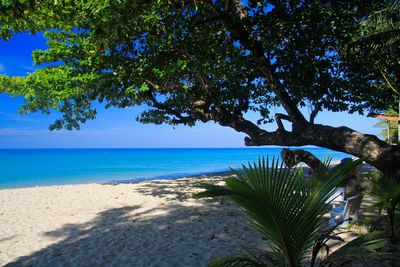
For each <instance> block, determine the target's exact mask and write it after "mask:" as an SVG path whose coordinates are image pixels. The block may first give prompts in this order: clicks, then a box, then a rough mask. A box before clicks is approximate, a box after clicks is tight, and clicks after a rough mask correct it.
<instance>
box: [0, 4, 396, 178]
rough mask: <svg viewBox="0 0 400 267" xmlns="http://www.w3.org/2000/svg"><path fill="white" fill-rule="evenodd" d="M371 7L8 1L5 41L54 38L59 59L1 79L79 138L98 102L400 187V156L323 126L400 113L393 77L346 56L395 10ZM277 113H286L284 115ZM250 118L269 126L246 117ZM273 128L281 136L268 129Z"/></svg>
mask: <svg viewBox="0 0 400 267" xmlns="http://www.w3.org/2000/svg"><path fill="white" fill-rule="evenodd" d="M367 2H368V3H364V1H323V2H321V1H317V0H309V1H283V0H281V1H252V0H249V1H247V2H246V3H245V4H243V3H241V2H240V1H234V0H223V1H222V0H215V1H211V0H191V1H172V0H171V1H144V0H142V1H139V0H137V1H123V0H121V1H110V0H98V1H83V0H71V1H61V0H60V1H57V0H53V1H50V0H47V1H40V3H39V2H37V1H33V0H31V1H28V0H24V1H23V0H20V1H3V2H2V6H1V8H0V14H1V16H0V35H1V36H2V38H4V39H8V38H11V37H12V36H13V35H14V34H16V33H18V32H22V31H30V32H32V33H37V32H39V31H43V32H44V36H45V37H46V38H47V39H48V46H49V49H47V50H43V51H35V52H34V53H33V58H34V61H35V63H36V64H38V65H42V66H43V68H41V69H39V70H37V71H35V72H34V73H32V74H30V75H28V76H26V77H6V76H1V78H0V80H1V88H2V90H3V91H5V92H9V93H11V94H13V95H23V96H24V97H25V99H26V104H25V106H24V107H23V111H24V112H32V111H33V112H34V111H39V110H40V111H42V112H45V113H47V112H50V110H51V109H58V110H60V111H61V112H62V114H63V115H62V118H60V119H59V120H57V121H56V122H55V123H54V124H53V125H52V126H51V129H59V128H62V127H65V128H67V129H73V128H79V124H80V123H84V122H85V121H86V120H88V119H93V118H95V115H96V112H95V110H94V109H93V107H92V104H93V103H94V102H96V101H98V102H105V103H106V106H116V107H127V106H133V105H139V104H145V105H146V106H147V107H148V109H147V110H146V111H145V112H143V113H142V114H141V115H140V117H139V118H138V120H139V121H140V122H143V123H156V124H161V123H169V124H184V125H189V126H192V125H194V124H195V123H196V122H199V121H202V122H207V121H214V122H216V123H218V124H220V125H222V126H226V127H231V128H233V129H235V130H236V131H238V132H243V133H245V134H247V137H246V138H245V143H246V145H248V146H262V145H283V146H303V145H316V146H320V147H325V148H329V149H333V150H337V151H342V152H346V153H349V154H352V155H355V156H358V157H364V158H365V159H366V161H367V162H369V163H371V164H372V165H374V166H376V167H377V168H378V169H380V170H389V171H391V172H394V173H396V175H397V176H398V177H400V166H399V164H397V162H399V160H400V148H399V147H397V146H391V145H389V144H387V143H385V142H383V141H381V140H379V139H378V138H377V137H376V136H372V135H366V134H362V133H359V132H357V131H354V130H352V129H350V128H348V127H337V128H335V127H331V126H327V125H321V124H317V123H315V118H316V116H317V114H318V112H320V111H321V110H323V109H325V110H330V111H348V112H350V113H353V112H359V113H361V114H362V113H363V112H364V111H365V110H366V109H369V110H383V109H386V108H387V106H394V103H395V99H394V97H393V91H391V90H390V89H388V86H387V84H386V83H385V82H384V80H383V79H382V76H381V75H377V74H376V72H375V71H374V70H369V69H366V68H354V66H353V65H354V64H352V63H353V62H352V61H351V60H348V59H347V58H346V57H345V56H344V55H343V54H344V53H343V52H342V51H343V47H344V46H345V44H348V43H350V42H351V41H352V38H353V37H354V36H355V35H357V34H358V33H359V30H360V29H359V28H360V23H359V22H360V21H362V19H364V18H366V17H367V16H368V15H370V14H371V13H372V12H373V11H375V10H380V9H383V8H385V5H386V2H385V1H367ZM276 106H282V107H283V108H284V110H285V114H280V113H275V114H274V113H273V110H274V107H276ZM307 106H308V107H309V108H310V109H311V112H310V116H309V118H308V119H307V118H306V117H305V114H304V112H302V108H305V107H307ZM248 112H257V113H258V114H259V120H258V121H257V122H253V121H250V120H248V119H246V114H248ZM283 120H286V121H287V122H289V123H290V125H291V129H287V128H285V127H284V124H283V122H282V121H283ZM273 121H275V122H276V123H277V130H276V131H266V130H265V129H263V124H264V123H272V122H273Z"/></svg>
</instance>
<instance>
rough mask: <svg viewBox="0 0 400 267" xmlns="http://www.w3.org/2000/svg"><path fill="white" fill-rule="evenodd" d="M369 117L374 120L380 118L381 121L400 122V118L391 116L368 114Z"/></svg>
mask: <svg viewBox="0 0 400 267" xmlns="http://www.w3.org/2000/svg"><path fill="white" fill-rule="evenodd" d="M368 117H374V118H378V119H381V120H388V121H400V117H398V116H389V115H384V114H375V113H370V114H368Z"/></svg>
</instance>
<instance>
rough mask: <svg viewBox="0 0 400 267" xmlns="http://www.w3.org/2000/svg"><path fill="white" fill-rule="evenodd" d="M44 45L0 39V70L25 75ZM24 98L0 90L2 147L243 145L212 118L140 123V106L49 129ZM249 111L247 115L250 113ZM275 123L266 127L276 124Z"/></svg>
mask: <svg viewBox="0 0 400 267" xmlns="http://www.w3.org/2000/svg"><path fill="white" fill-rule="evenodd" d="M44 48H46V44H45V40H44V38H43V37H42V36H41V35H37V36H31V35H28V34H18V35H17V36H15V37H14V38H13V39H11V40H9V41H2V40H0V73H2V74H7V75H12V76H15V75H25V74H26V73H29V72H33V71H34V70H35V66H33V64H32V57H31V53H32V51H33V50H34V49H44ZM22 103H23V99H22V98H20V97H17V98H12V97H10V96H9V95H6V94H0V148H80V147H87V148H95V147H118V148H121V147H130V148H134V147H140V148H143V147H151V148H154V147H243V146H244V144H243V138H244V137H245V135H244V134H241V133H237V132H235V131H234V130H232V129H230V128H225V127H221V126H218V125H215V124H213V123H207V124H202V123H200V124H198V125H196V126H195V127H183V126H178V127H175V129H174V128H173V127H171V126H169V125H143V124H140V123H138V122H136V121H135V118H136V116H137V114H138V112H139V111H140V110H141V108H140V107H134V108H128V109H113V108H111V109H107V110H106V109H104V107H103V106H101V105H98V116H97V119H96V120H94V121H90V122H88V123H86V124H85V125H83V126H82V128H81V130H80V131H65V130H61V131H53V132H50V131H49V130H48V125H49V124H50V123H51V122H53V121H54V120H55V119H56V118H57V113H56V112H54V113H53V114H51V115H43V114H28V115H20V114H19V113H18V112H17V110H18V109H19V108H20V107H21V105H22ZM251 116H252V115H250V117H251ZM316 122H317V123H323V124H329V125H333V126H343V125H344V126H349V127H351V128H353V129H355V130H358V131H361V132H363V133H369V134H378V132H379V131H380V129H379V128H375V127H373V125H374V124H376V123H377V122H378V121H377V120H376V119H373V118H367V117H365V116H359V115H349V114H347V113H331V112H326V111H324V112H322V113H321V114H320V115H319V116H318V117H317V119H316ZM274 127H275V125H271V126H268V127H267V129H274Z"/></svg>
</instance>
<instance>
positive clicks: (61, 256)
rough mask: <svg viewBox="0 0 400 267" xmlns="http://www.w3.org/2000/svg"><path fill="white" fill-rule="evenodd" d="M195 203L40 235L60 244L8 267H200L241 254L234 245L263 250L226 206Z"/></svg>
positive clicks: (104, 217)
mask: <svg viewBox="0 0 400 267" xmlns="http://www.w3.org/2000/svg"><path fill="white" fill-rule="evenodd" d="M160 190H162V188H160ZM150 192H152V193H151V194H155V192H153V191H150ZM150 192H148V193H150ZM160 194H162V192H160ZM199 202H200V205H198V206H195V207H193V206H191V207H188V206H185V205H184V203H180V202H178V201H175V202H173V204H170V205H166V206H160V207H157V208H154V209H152V210H144V209H143V208H142V207H141V206H138V205H136V206H125V207H121V208H114V209H109V210H106V211H103V212H100V213H98V214H97V216H96V218H95V219H93V220H91V221H89V222H86V223H82V224H66V225H64V226H63V227H62V228H60V229H57V230H55V231H52V232H46V233H43V235H44V236H46V237H53V238H58V239H60V238H62V239H61V241H59V242H57V243H55V244H52V245H50V246H48V247H46V248H44V249H42V250H39V251H37V252H35V253H33V254H31V255H28V256H23V257H20V258H18V259H17V260H16V261H14V262H11V263H9V264H7V265H6V266H52V267H53V266H204V265H205V264H206V262H207V261H208V260H209V259H211V258H214V257H217V256H223V255H228V254H231V253H235V252H239V251H241V249H240V248H239V246H238V244H240V245H244V246H249V247H260V246H263V245H264V244H265V241H263V240H262V239H261V237H260V236H259V235H258V233H256V232H254V230H252V229H251V228H250V226H249V224H248V220H247V219H246V217H245V216H244V215H243V214H242V213H241V211H239V210H238V209H237V208H236V207H233V206H232V205H231V204H230V203H229V202H228V201H226V200H224V199H213V200H201V201H199ZM211 226H212V227H211Z"/></svg>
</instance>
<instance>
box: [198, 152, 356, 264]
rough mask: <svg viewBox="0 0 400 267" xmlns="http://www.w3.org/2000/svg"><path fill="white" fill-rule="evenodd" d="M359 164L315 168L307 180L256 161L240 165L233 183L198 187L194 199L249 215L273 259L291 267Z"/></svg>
mask: <svg viewBox="0 0 400 267" xmlns="http://www.w3.org/2000/svg"><path fill="white" fill-rule="evenodd" d="M328 163H329V162H325V164H328ZM360 163H361V161H360V160H359V161H355V162H348V163H346V164H345V165H343V166H341V167H335V168H333V169H332V170H331V171H326V167H324V166H321V168H319V169H317V170H315V172H314V175H313V176H312V177H311V178H308V179H307V178H305V177H304V174H303V172H302V171H300V170H299V169H295V170H294V171H290V170H289V169H287V168H285V167H284V165H283V163H279V162H278V161H277V160H275V159H272V162H271V164H270V161H269V160H268V158H267V159H266V160H264V159H259V161H258V162H257V163H254V164H249V165H248V166H244V165H243V170H242V171H240V172H236V176H237V177H235V178H228V179H226V180H225V183H226V187H223V186H215V185H214V186H210V185H207V186H205V185H202V188H205V189H206V191H205V192H202V193H199V194H196V195H195V196H194V197H195V198H201V197H207V196H221V195H225V196H228V197H230V198H231V199H232V200H233V201H234V202H235V203H236V204H238V205H239V206H240V207H241V208H243V210H244V211H245V212H246V213H247V214H248V215H249V217H250V218H251V220H252V224H253V225H254V227H255V228H256V229H257V230H258V231H259V232H260V233H261V234H263V235H264V236H265V237H266V238H268V239H269V240H271V242H272V244H273V249H274V250H275V252H274V253H275V254H276V253H279V254H281V255H282V257H284V258H285V259H286V262H287V265H289V266H297V265H298V264H299V263H300V261H301V260H302V259H303V258H304V254H305V253H306V252H307V251H309V249H310V248H311V247H312V245H313V241H314V240H315V238H316V236H317V233H318V230H319V228H320V226H321V217H322V215H323V213H324V212H325V211H326V210H327V208H328V206H329V203H328V200H329V198H331V197H332V195H333V194H334V193H335V189H336V188H337V187H339V186H341V185H343V183H344V181H345V179H346V177H347V174H349V173H350V172H351V170H352V169H353V168H355V167H356V166H357V165H358V164H360Z"/></svg>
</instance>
